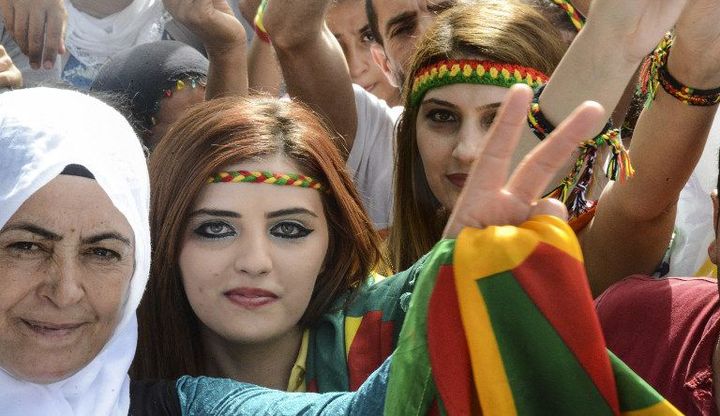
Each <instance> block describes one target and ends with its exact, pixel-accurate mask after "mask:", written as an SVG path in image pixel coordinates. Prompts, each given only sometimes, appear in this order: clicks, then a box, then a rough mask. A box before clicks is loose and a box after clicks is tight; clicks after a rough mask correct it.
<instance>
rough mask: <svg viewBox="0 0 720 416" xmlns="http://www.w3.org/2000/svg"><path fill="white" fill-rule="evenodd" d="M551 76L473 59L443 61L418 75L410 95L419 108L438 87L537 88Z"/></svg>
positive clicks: (514, 66) (524, 68)
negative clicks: (458, 85) (421, 102)
mask: <svg viewBox="0 0 720 416" xmlns="http://www.w3.org/2000/svg"><path fill="white" fill-rule="evenodd" d="M547 81H548V76H547V75H545V74H543V73H542V72H540V71H538V70H536V69H533V68H528V67H524V66H520V65H513V64H503V63H499V62H493V61H479V60H472V59H463V60H443V61H439V62H435V63H434V64H431V65H428V66H426V67H424V68H421V69H419V70H418V71H417V72H416V76H415V80H414V81H413V85H412V90H411V92H410V105H411V106H412V107H417V106H419V105H420V101H421V100H422V98H423V97H424V96H425V94H426V93H427V92H428V91H429V90H431V89H434V88H438V87H443V86H445V85H450V84H479V85H495V86H498V87H505V88H510V87H511V86H512V85H514V84H527V85H529V86H530V87H532V88H533V89H535V88H537V87H539V86H541V85H544V84H545V83H546V82H547Z"/></svg>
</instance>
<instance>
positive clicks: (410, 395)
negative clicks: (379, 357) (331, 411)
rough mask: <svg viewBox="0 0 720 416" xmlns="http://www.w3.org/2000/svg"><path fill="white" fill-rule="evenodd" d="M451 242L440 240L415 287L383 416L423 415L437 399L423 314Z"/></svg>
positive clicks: (448, 258)
mask: <svg viewBox="0 0 720 416" xmlns="http://www.w3.org/2000/svg"><path fill="white" fill-rule="evenodd" d="M454 248H455V240H443V241H440V242H439V243H437V244H436V245H435V248H433V250H432V251H431V252H430V254H428V258H427V259H426V260H425V265H424V268H423V270H422V272H421V273H420V275H419V276H418V281H417V283H416V284H415V290H414V291H413V294H412V298H411V300H410V308H409V310H408V313H407V315H406V316H405V322H404V323H403V328H402V331H401V332H400V338H399V340H398V344H397V347H396V348H395V351H394V352H393V359H392V363H391V364H390V380H389V382H388V388H387V394H386V397H385V412H384V414H385V415H390V416H393V415H410V414H412V415H425V414H427V412H428V410H429V409H430V405H431V404H432V401H433V400H434V399H436V398H438V397H439V395H438V394H437V389H436V387H435V382H434V381H433V379H432V371H431V368H430V355H429V352H428V344H427V313H428V305H429V303H430V297H431V295H432V292H433V289H434V288H435V281H436V280H437V276H438V271H439V269H440V267H441V266H443V265H449V264H452V260H453V250H454Z"/></svg>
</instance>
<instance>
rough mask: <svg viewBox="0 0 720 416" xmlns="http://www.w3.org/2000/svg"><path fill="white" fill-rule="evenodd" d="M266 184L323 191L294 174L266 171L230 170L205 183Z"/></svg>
mask: <svg viewBox="0 0 720 416" xmlns="http://www.w3.org/2000/svg"><path fill="white" fill-rule="evenodd" d="M241 182H244V183H268V184H271V185H290V186H297V187H300V188H310V189H316V190H318V191H323V190H325V187H324V186H323V185H322V184H321V183H320V182H318V181H316V180H315V179H313V178H311V177H309V176H305V175H298V174H295V173H273V172H268V171H249V170H232V171H223V172H218V173H216V174H214V175H212V176H211V177H209V178H208V181H207V183H241Z"/></svg>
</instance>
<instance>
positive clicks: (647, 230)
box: [539, 0, 698, 295]
mask: <svg viewBox="0 0 720 416" xmlns="http://www.w3.org/2000/svg"><path fill="white" fill-rule="evenodd" d="M686 4H687V2H685V1H674V0H661V1H656V0H639V1H633V2H627V1H617V0H595V1H594V2H593V3H592V7H591V9H590V13H589V16H588V21H587V25H586V26H585V28H584V29H583V30H582V31H581V32H580V33H579V34H578V36H577V38H576V40H575V42H573V44H572V45H571V46H570V49H569V50H568V52H567V54H566V55H565V57H564V58H563V60H562V61H561V63H560V65H559V66H558V68H557V69H556V71H555V72H554V73H553V76H552V78H551V80H550V82H549V83H548V85H547V87H546V88H545V90H544V92H543V93H542V95H541V96H540V99H539V104H540V108H541V109H542V112H543V113H544V115H545V117H546V118H547V119H548V120H549V121H550V122H551V123H554V122H555V120H562V119H563V118H564V117H565V116H566V115H567V114H569V112H570V111H571V110H572V108H573V107H574V106H576V105H577V104H579V103H580V102H582V101H583V100H589V99H592V100H594V101H597V102H599V103H600V104H602V105H603V107H605V108H615V107H616V105H617V103H618V101H619V99H620V97H621V96H622V94H623V91H624V90H625V87H626V85H627V84H628V82H629V81H630V80H631V79H632V77H633V74H634V73H635V71H636V70H637V68H638V67H639V66H640V64H641V61H642V60H643V58H644V57H645V56H646V55H647V54H648V53H649V52H651V51H652V49H653V48H654V47H655V46H656V45H657V44H658V42H659V41H660V40H661V39H662V36H663V35H664V33H665V32H666V31H667V30H669V29H670V28H671V27H672V26H673V25H674V24H675V23H676V22H677V21H678V19H679V17H680V15H681V13H683V10H684V8H685V5H686ZM610 45H612V47H610ZM657 107H658V108H656V109H654V110H653V111H657V112H658V113H660V114H663V116H661V117H667V119H666V120H667V125H666V126H667V127H665V133H669V132H670V131H674V132H675V133H674V134H679V133H680V132H679V130H673V129H675V128H676V127H677V126H679V125H680V124H677V123H682V122H681V121H680V120H681V119H683V118H684V117H685V115H684V113H683V112H682V111H680V112H675V111H673V110H668V109H667V107H664V106H663V105H659V106H657ZM666 113H667V114H666ZM606 121H607V120H603V121H601V122H600V123H598V125H597V126H595V129H594V133H593V135H592V136H595V135H597V134H599V133H600V132H601V131H602V129H603V125H604V123H605V122H606ZM696 121H697V120H696ZM653 129H655V131H657V126H654V127H653ZM649 133H650V132H649V131H647V130H644V129H642V128H641V129H640V130H636V131H635V134H634V136H633V141H634V140H640V141H641V143H642V141H643V137H645V138H646V139H645V140H648V139H649V140H651V141H652V142H655V144H654V145H653V146H652V148H651V149H648V150H644V151H642V152H639V151H637V147H638V146H635V145H634V151H633V158H632V159H633V160H632V161H633V165H634V167H635V169H636V172H637V175H638V176H637V178H632V179H630V180H628V181H627V182H626V183H625V184H623V187H625V186H626V187H625V189H624V192H623V195H622V196H620V195H617V196H612V194H613V192H615V191H610V190H609V189H608V192H609V193H608V192H606V193H605V194H602V195H601V196H600V199H599V202H598V205H597V211H596V216H595V218H594V220H593V221H592V222H591V223H590V225H588V227H586V228H585V229H584V230H583V231H582V232H581V234H580V241H581V243H582V247H583V254H584V256H585V259H586V267H587V271H588V278H589V279H590V286H591V288H592V290H593V294H594V295H598V294H600V293H601V292H602V291H603V290H605V289H606V288H607V287H608V286H609V285H611V284H612V283H614V282H615V281H617V280H619V279H621V278H623V277H625V276H627V275H629V274H632V273H647V274H650V273H652V272H653V271H654V269H655V267H656V266H658V264H659V263H660V261H661V260H662V257H663V254H664V251H665V248H666V247H667V244H668V241H669V239H670V236H671V234H672V223H673V219H674V211H673V212H667V208H669V207H671V206H672V207H674V202H672V203H671V202H670V201H677V198H678V195H679V191H680V189H681V188H682V184H680V185H679V187H675V186H665V185H663V186H660V187H658V185H659V183H658V182H654V183H653V184H652V185H650V182H645V181H644V179H642V177H644V176H648V177H655V178H660V177H661V175H663V171H665V172H667V171H666V170H665V169H664V168H662V167H660V166H656V165H654V164H650V165H648V163H647V160H648V159H647V158H650V159H653V158H656V157H657V155H659V154H661V153H665V152H666V151H667V150H669V149H670V148H672V147H673V145H668V146H669V147H663V146H659V145H657V140H656V139H657V138H656V137H652V138H650V136H654V135H656V133H655V132H653V133H652V134H649ZM685 133H687V131H686V130H683V132H682V134H685ZM592 136H590V137H592ZM697 139H698V138H697V137H695V138H694V139H691V140H697ZM641 146H642V145H641ZM691 152H692V151H691ZM639 153H642V154H639ZM600 154H601V155H602V153H600ZM668 154H669V153H668ZM653 155H654V156H653ZM685 156H688V158H687V159H685V161H684V162H680V160H679V159H681V158H677V155H674V156H672V157H675V158H677V160H676V162H678V163H681V164H683V165H684V164H685V163H687V164H688V165H687V166H688V168H689V169H690V170H689V171H688V174H689V172H690V171H691V170H692V166H694V164H695V162H696V160H697V159H696V157H695V156H692V155H685V154H684V153H683V158H684V157H685ZM602 162H603V160H602V158H600V157H598V161H597V163H596V166H595V170H596V171H599V172H601V171H603V170H604V168H603V166H602ZM658 169H660V170H658ZM672 169H673V171H674V172H675V175H677V176H675V178H676V179H677V181H678V184H679V183H680V182H682V183H683V184H684V182H685V181H686V180H687V176H686V175H683V174H682V173H680V172H679V171H677V170H678V169H680V171H682V170H683V169H682V168H680V166H674V167H673V168H672ZM641 170H642V173H641V172H640V171H641ZM597 173H598V172H596V174H597ZM596 176H597V175H596ZM666 177H667V176H662V178H663V180H664V179H665V178H666ZM683 178H684V179H683ZM621 179H622V177H621ZM650 181H651V182H652V180H650ZM617 185H618V184H615V186H614V187H617ZM648 186H654V187H655V189H654V190H653V191H652V192H654V193H655V196H654V197H652V198H647V195H648V189H649V188H648ZM611 188H612V187H611ZM598 190H602V188H598ZM660 194H662V195H663V196H662V197H660V198H659V199H662V200H664V201H665V202H663V203H660V204H659V205H657V206H656V207H659V210H654V208H655V207H653V208H650V209H648V208H649V205H650V204H655V203H659V199H656V198H658V195H660ZM592 196H593V197H594V198H597V197H598V195H592ZM654 201H655V202H654ZM641 207H642V208H641ZM660 212H663V213H667V214H668V215H667V216H659V215H660ZM661 217H662V218H661Z"/></svg>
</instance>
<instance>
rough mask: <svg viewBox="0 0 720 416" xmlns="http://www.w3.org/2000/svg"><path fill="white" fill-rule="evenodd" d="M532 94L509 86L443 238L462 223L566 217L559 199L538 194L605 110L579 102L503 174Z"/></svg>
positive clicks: (477, 225) (478, 225)
mask: <svg viewBox="0 0 720 416" xmlns="http://www.w3.org/2000/svg"><path fill="white" fill-rule="evenodd" d="M532 95H533V93H532V90H531V89H530V88H529V87H528V86H526V85H522V84H518V85H514V86H513V87H512V88H510V92H509V93H508V96H507V97H506V99H505V101H504V102H503V105H502V106H501V107H500V111H499V112H498V115H497V117H496V119H495V122H494V123H493V126H492V128H491V129H490V132H489V133H488V135H489V136H488V140H487V141H486V144H485V146H484V147H483V148H482V149H481V151H480V154H479V155H478V158H477V159H476V161H475V164H474V165H473V167H472V169H471V170H470V175H469V177H468V180H467V182H466V183H465V187H464V188H463V191H462V193H461V194H460V197H459V198H458V200H457V202H456V204H455V207H454V209H453V212H452V214H451V215H450V220H449V221H448V223H447V225H446V227H445V232H444V233H443V237H444V238H456V237H457V236H458V234H459V233H460V231H461V230H462V229H463V228H464V227H474V228H485V227H488V226H493V225H520V224H522V223H523V222H525V221H527V220H528V219H530V218H531V217H533V216H535V215H543V214H545V215H554V216H557V217H560V218H563V219H567V210H566V208H565V206H564V205H563V204H562V203H561V202H560V201H558V200H556V199H551V198H548V199H541V197H542V195H543V193H544V192H545V191H546V188H547V186H548V185H549V184H550V182H551V181H552V180H553V178H555V177H556V175H557V174H558V173H559V172H560V170H561V169H566V168H567V167H568V160H569V159H570V156H571V155H572V153H573V151H574V150H576V149H577V148H578V146H579V144H580V143H581V142H582V141H584V140H585V139H587V138H588V137H591V136H592V135H593V129H594V126H597V125H598V123H600V122H601V121H602V120H603V119H604V118H605V111H604V109H603V108H602V106H601V105H600V104H597V103H595V102H592V101H587V102H584V103H583V104H581V105H580V106H578V107H577V108H576V109H575V111H573V113H572V114H570V116H568V118H567V119H565V121H563V122H562V123H560V125H559V126H558V127H557V128H556V129H555V131H553V133H552V134H550V136H548V138H547V139H545V140H544V141H543V142H542V143H540V144H539V145H538V146H537V147H535V149H533V151H532V152H530V153H528V154H527V155H526V156H525V157H524V158H523V160H522V161H521V162H520V164H519V165H518V166H517V167H516V168H515V170H514V171H513V173H512V175H511V176H510V179H507V176H508V172H509V170H510V167H511V159H512V155H513V152H514V151H515V147H516V146H517V144H518V142H519V140H520V137H521V135H522V132H523V129H525V128H527V125H526V121H525V117H526V115H527V109H528V106H529V103H530V100H531V98H532Z"/></svg>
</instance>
